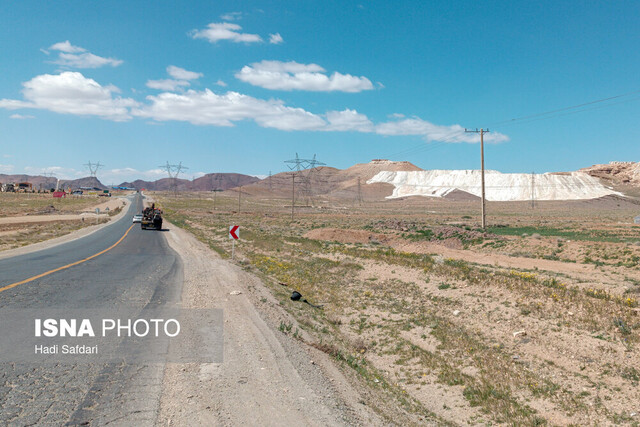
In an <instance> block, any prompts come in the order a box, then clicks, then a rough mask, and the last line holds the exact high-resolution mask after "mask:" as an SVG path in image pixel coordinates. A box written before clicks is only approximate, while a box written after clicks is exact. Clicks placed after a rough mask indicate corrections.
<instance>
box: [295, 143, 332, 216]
mask: <svg viewBox="0 0 640 427" xmlns="http://www.w3.org/2000/svg"><path fill="white" fill-rule="evenodd" d="M285 163H287V166H288V167H289V169H290V170H291V171H292V173H293V174H294V175H295V176H296V178H293V181H294V182H295V181H298V183H299V184H300V185H299V190H298V193H299V194H300V196H302V197H303V198H306V201H307V205H309V204H311V200H312V197H313V193H312V191H311V178H312V175H313V172H315V171H316V170H317V169H318V167H319V166H325V165H326V163H322V162H321V161H319V160H317V159H316V155H315V154H314V155H313V158H312V159H301V158H300V157H299V156H298V153H296V158H295V159H291V160H285ZM292 197H293V198H295V192H294V195H293V196H292ZM293 202H295V200H293V201H292V203H293Z"/></svg>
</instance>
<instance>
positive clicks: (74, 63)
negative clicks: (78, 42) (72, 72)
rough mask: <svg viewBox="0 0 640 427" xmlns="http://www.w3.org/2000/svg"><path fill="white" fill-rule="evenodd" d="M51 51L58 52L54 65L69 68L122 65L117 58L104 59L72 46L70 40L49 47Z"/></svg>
mask: <svg viewBox="0 0 640 427" xmlns="http://www.w3.org/2000/svg"><path fill="white" fill-rule="evenodd" d="M49 49H50V50H56V51H58V52H59V53H58V59H56V60H55V61H52V63H53V64H58V65H61V66H63V67H68V68H100V67H104V66H106V65H109V66H111V67H117V66H118V65H120V64H122V60H120V59H115V58H103V57H101V56H98V55H94V54H93V53H91V52H87V50H86V49H85V48H82V47H79V46H74V45H72V44H71V43H70V42H69V40H65V41H63V42H59V43H56V44H54V45H52V46H50V47H49ZM40 50H41V51H42V52H44V53H45V54H47V55H49V52H48V51H47V50H44V49H40Z"/></svg>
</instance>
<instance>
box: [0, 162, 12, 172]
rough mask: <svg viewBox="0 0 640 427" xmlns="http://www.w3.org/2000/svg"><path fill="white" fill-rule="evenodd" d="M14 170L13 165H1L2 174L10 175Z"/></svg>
mask: <svg viewBox="0 0 640 427" xmlns="http://www.w3.org/2000/svg"><path fill="white" fill-rule="evenodd" d="M13 169H14V166H13V165H2V164H0V173H6V174H10V173H11V172H13Z"/></svg>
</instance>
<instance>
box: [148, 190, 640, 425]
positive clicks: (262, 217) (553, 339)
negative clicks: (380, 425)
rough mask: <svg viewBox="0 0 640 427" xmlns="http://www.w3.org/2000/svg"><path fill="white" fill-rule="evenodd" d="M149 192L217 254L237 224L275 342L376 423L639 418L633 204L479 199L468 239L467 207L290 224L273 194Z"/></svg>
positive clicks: (406, 207) (329, 215)
mask: <svg viewBox="0 0 640 427" xmlns="http://www.w3.org/2000/svg"><path fill="white" fill-rule="evenodd" d="M154 197H155V198H156V200H158V202H159V203H160V204H161V205H162V206H163V207H164V208H165V213H166V214H167V217H168V218H169V219H170V220H171V221H173V222H174V223H175V224H176V225H178V226H179V227H182V228H184V229H186V230H188V231H190V232H191V233H192V234H193V235H194V236H196V237H197V238H198V239H199V240H200V241H201V242H203V243H204V244H206V245H208V246H209V247H210V248H211V249H212V250H213V251H215V252H217V253H218V254H219V255H220V256H221V257H222V258H226V257H228V256H229V254H230V251H231V245H230V242H229V239H228V236H227V232H228V227H229V226H230V225H232V224H234V225H240V237H241V240H240V241H239V242H238V245H236V248H235V250H236V256H237V257H238V258H239V260H238V261H236V262H237V263H239V265H240V266H242V267H243V270H245V271H246V272H247V273H251V274H252V275H255V276H257V277H259V278H261V280H262V281H263V283H264V286H265V287H266V289H268V291H269V293H268V294H267V295H264V296H262V297H260V298H265V300H266V301H273V300H274V299H275V301H277V302H278V303H279V305H280V306H281V307H282V308H284V309H285V310H286V311H287V313H288V315H289V316H291V318H292V319H295V322H294V321H293V320H291V321H283V322H284V323H281V327H280V328H279V330H278V332H280V334H281V337H280V338H283V337H284V338H288V339H289V340H298V341H301V342H303V343H304V344H306V345H307V346H308V347H310V348H313V349H319V350H321V351H322V352H324V353H325V354H326V355H327V356H328V357H329V359H330V360H332V361H333V363H334V364H335V365H336V366H337V367H338V368H339V369H340V371H341V372H343V374H344V376H345V377H346V378H348V379H350V381H352V382H354V384H358V386H359V387H360V386H361V387H363V389H362V390H364V391H360V393H368V395H369V396H375V397H376V398H372V399H371V403H370V408H371V409H372V410H373V411H374V412H375V414H376V415H377V416H378V417H380V419H382V420H383V422H384V423H390V424H421V423H429V424H447V423H453V424H473V425H476V424H496V423H497V424H514V425H521V424H522V425H541V424H552V425H567V424H574V425H610V424H628V425H635V424H637V422H638V413H640V406H639V405H638V402H640V392H639V391H638V385H639V382H640V358H639V357H638V356H639V353H638V343H639V342H640V336H639V332H640V308H639V306H638V298H639V297H640V265H639V262H640V245H639V244H638V242H639V241H640V228H639V227H638V226H635V225H633V224H632V218H633V217H634V216H635V215H637V213H638V211H640V204H638V202H637V201H635V200H632V199H629V200H626V199H621V198H616V197H608V198H603V199H599V200H590V201H578V202H538V203H537V204H536V205H535V207H533V208H532V207H531V206H530V205H529V204H528V203H489V204H488V213H489V228H488V229H487V230H482V229H480V228H479V225H478V215H477V211H478V207H479V206H478V203H477V202H476V201H473V200H471V201H470V200H431V199H417V198H411V199H407V200H395V201H388V202H369V203H367V202H365V203H363V204H360V203H358V202H357V201H353V202H345V201H344V200H342V201H340V200H331V199H320V198H318V199H317V200H315V201H314V206H313V207H311V208H303V209H299V210H298V211H297V212H296V215H295V218H294V219H293V220H291V216H290V215H291V214H290V203H289V204H288V203H286V200H284V199H283V200H277V199H260V198H251V197H248V198H247V199H246V200H243V201H242V205H241V206H240V209H238V205H237V199H236V198H232V197H226V198H225V196H224V195H222V196H220V195H219V197H218V200H217V206H216V207H214V206H213V203H212V198H210V197H209V195H208V194H205V193H200V194H197V193H192V194H182V195H180V196H178V197H167V195H162V194H157V195H155V196H154ZM294 289H295V290H297V291H299V292H300V293H301V294H302V295H303V297H304V298H305V299H307V300H308V301H309V302H310V303H311V304H316V305H317V304H319V305H322V308H320V309H318V308H314V307H313V306H312V305H308V304H291V301H290V300H289V295H290V292H291V290H294ZM211 298H213V297H211ZM218 298H220V297H218ZM204 299H207V298H204ZM287 322H291V323H287ZM298 328H299V330H298ZM294 331H295V332H294ZM294 335H295V336H294ZM300 336H303V338H299V337H300Z"/></svg>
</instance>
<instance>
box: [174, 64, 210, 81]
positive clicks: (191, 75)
mask: <svg viewBox="0 0 640 427" xmlns="http://www.w3.org/2000/svg"><path fill="white" fill-rule="evenodd" d="M167 73H168V74H169V75H170V76H171V77H173V78H174V79H177V80H196V79H199V78H200V77H202V73H196V72H195V71H188V70H185V69H184V68H180V67H176V66H175V65H169V66H168V67H167Z"/></svg>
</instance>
